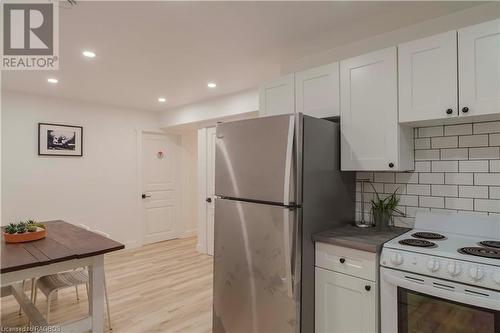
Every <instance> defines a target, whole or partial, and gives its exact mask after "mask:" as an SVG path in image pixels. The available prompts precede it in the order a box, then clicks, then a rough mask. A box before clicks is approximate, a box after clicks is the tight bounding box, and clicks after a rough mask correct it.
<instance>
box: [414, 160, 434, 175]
mask: <svg viewBox="0 0 500 333" xmlns="http://www.w3.org/2000/svg"><path fill="white" fill-rule="evenodd" d="M415 172H431V162H429V161H416V162H415Z"/></svg>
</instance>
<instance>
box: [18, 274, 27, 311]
mask: <svg viewBox="0 0 500 333" xmlns="http://www.w3.org/2000/svg"><path fill="white" fill-rule="evenodd" d="M25 284H26V280H23V285H22V287H21V290H22V291H23V293H24V285H25ZM21 310H22V309H21V306H20V305H19V313H18V314H19V315H21V314H22V311H21Z"/></svg>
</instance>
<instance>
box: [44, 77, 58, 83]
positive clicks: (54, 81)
mask: <svg viewBox="0 0 500 333" xmlns="http://www.w3.org/2000/svg"><path fill="white" fill-rule="evenodd" d="M47 82H48V83H57V82H59V80H58V79H56V78H53V77H50V78H48V79H47Z"/></svg>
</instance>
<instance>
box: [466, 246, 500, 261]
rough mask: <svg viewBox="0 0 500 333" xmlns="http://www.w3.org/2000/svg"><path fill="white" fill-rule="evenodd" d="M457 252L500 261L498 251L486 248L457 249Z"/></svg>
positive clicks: (499, 252) (499, 251)
mask: <svg viewBox="0 0 500 333" xmlns="http://www.w3.org/2000/svg"><path fill="white" fill-rule="evenodd" d="M458 252H460V253H462V254H470V255H473V256H478V257H484V258H491V259H500V250H496V249H489V248H486V247H462V248H460V249H458Z"/></svg>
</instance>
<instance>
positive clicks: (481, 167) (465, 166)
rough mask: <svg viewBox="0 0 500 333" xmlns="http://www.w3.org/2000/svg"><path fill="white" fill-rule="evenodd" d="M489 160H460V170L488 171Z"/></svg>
mask: <svg viewBox="0 0 500 333" xmlns="http://www.w3.org/2000/svg"><path fill="white" fill-rule="evenodd" d="M488 170H489V166H488V161H459V164H458V171H460V172H488Z"/></svg>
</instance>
